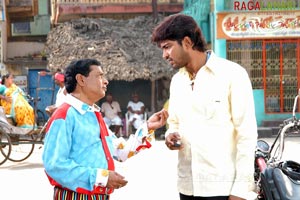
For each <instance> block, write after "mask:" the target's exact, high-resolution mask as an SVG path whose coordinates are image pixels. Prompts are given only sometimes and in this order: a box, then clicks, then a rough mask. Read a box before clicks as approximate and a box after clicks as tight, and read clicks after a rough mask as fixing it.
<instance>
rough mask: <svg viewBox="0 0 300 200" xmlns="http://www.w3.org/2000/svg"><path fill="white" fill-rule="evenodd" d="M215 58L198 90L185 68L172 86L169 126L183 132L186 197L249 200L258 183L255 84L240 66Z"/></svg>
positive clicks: (181, 169)
mask: <svg viewBox="0 0 300 200" xmlns="http://www.w3.org/2000/svg"><path fill="white" fill-rule="evenodd" d="M208 52H209V53H210V57H209V59H208V61H207V63H206V64H205V66H203V67H202V68H201V69H200V70H199V71H198V73H197V75H196V77H195V80H194V89H193V90H192V87H191V80H190V78H189V75H188V72H187V71H186V69H185V68H181V69H180V70H179V72H178V73H176V74H175V75H174V77H173V78H172V81H171V85H170V102H169V118H168V124H169V129H168V130H167V132H166V135H168V134H169V133H173V132H178V133H179V134H180V135H181V137H182V141H181V143H182V144H183V145H184V148H183V149H182V150H180V151H179V152H178V184H177V185H178V190H179V192H180V193H182V194H185V195H194V196H228V195H230V194H232V195H236V196H239V197H243V198H247V195H248V193H249V192H250V191H251V190H253V186H254V180H253V179H254V178H253V175H254V152H255V147H256V140H257V124H256V118H255V109H254V101H253V93H252V87H251V82H250V79H249V77H248V74H247V72H246V70H245V69H244V68H242V67H241V66H240V65H238V64H236V63H233V62H231V61H228V60H226V59H222V58H219V57H217V56H216V55H215V54H214V53H213V52H211V51H208Z"/></svg>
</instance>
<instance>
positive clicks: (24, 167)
mask: <svg viewBox="0 0 300 200" xmlns="http://www.w3.org/2000/svg"><path fill="white" fill-rule="evenodd" d="M273 140H274V138H267V139H266V141H267V142H268V143H269V144H270V143H271V142H272V141H273ZM216 150H217V149H216ZM299 150H300V138H299V137H290V138H287V140H286V145H285V154H284V158H285V159H293V160H295V161H298V162H300V158H299V156H297V155H298V152H299ZM42 151H43V146H42V145H36V148H35V151H34V153H33V154H32V155H31V156H30V157H29V158H28V159H27V160H25V161H23V162H20V163H14V162H10V161H7V162H6V163H4V164H3V165H1V166H0V177H1V183H0V188H1V200H3V199H4V200H5V199H9V200H18V199H25V200H27V199H28V200H51V199H52V192H53V189H52V186H50V184H49V182H48V179H47V177H46V175H45V173H44V169H43V165H42V160H41V155H42ZM176 165H177V153H176V151H169V150H168V149H167V148H166V147H165V146H164V142H163V141H156V142H155V143H154V145H153V147H152V148H151V149H148V150H144V151H143V152H141V153H140V154H138V155H136V156H135V157H133V158H130V159H129V160H127V161H126V162H124V163H116V171H118V172H119V173H121V174H122V175H124V176H125V177H126V179H127V180H128V184H127V185H126V186H125V187H124V188H121V189H119V190H115V192H114V193H113V194H112V195H111V200H129V199H131V200H140V199H143V200H150V199H151V200H152V199H157V200H163V199H167V200H179V197H178V193H177V189H176V168H177V166H176Z"/></svg>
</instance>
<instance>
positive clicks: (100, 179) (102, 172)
mask: <svg viewBox="0 0 300 200" xmlns="http://www.w3.org/2000/svg"><path fill="white" fill-rule="evenodd" d="M108 175H109V171H108V170H107V169H97V176H96V183H95V186H101V187H106V185H107V181H108Z"/></svg>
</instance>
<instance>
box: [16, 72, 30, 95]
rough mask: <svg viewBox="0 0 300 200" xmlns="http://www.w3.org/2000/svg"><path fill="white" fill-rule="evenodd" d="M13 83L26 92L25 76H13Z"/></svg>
mask: <svg viewBox="0 0 300 200" xmlns="http://www.w3.org/2000/svg"><path fill="white" fill-rule="evenodd" d="M14 83H15V84H16V85H17V86H19V87H20V88H21V89H22V90H23V91H24V92H25V93H27V76H25V75H21V76H14Z"/></svg>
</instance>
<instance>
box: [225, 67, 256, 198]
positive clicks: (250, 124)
mask: <svg viewBox="0 0 300 200" xmlns="http://www.w3.org/2000/svg"><path fill="white" fill-rule="evenodd" d="M230 100H231V112H232V120H233V123H234V127H235V132H236V138H237V155H236V178H235V182H234V184H233V187H232V191H231V194H232V195H235V196H238V197H242V198H246V197H245V194H247V193H249V192H250V191H251V190H253V186H254V180H253V179H254V178H253V174H254V155H255V148H256V141H257V124H256V118H255V108H254V99H253V90H252V86H251V82H250V79H249V77H248V74H247V72H246V71H245V70H243V73H241V74H239V75H238V76H236V78H234V79H233V82H232V84H231V95H230Z"/></svg>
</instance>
